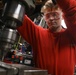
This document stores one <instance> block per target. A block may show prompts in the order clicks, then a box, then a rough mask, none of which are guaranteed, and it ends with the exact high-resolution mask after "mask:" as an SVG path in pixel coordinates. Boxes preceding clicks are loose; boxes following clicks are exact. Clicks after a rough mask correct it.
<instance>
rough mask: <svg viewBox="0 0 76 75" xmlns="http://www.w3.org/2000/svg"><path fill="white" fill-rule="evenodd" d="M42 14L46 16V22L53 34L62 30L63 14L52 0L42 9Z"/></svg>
mask: <svg viewBox="0 0 76 75" xmlns="http://www.w3.org/2000/svg"><path fill="white" fill-rule="evenodd" d="M41 12H42V13H43V14H44V15H43V17H44V20H45V21H46V24H47V25H48V27H49V29H50V30H51V31H52V32H59V31H60V30H61V19H62V12H61V10H60V8H59V7H58V6H57V5H54V4H53V3H52V1H51V0H48V1H47V2H46V3H45V5H44V6H43V7H42V9H41Z"/></svg>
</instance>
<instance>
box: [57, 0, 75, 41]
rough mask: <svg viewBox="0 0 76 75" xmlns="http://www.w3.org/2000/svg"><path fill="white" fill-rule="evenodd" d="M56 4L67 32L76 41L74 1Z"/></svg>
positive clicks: (58, 1)
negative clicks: (62, 15) (61, 13)
mask: <svg viewBox="0 0 76 75" xmlns="http://www.w3.org/2000/svg"><path fill="white" fill-rule="evenodd" d="M57 3H58V5H59V6H60V8H61V9H62V11H63V13H64V19H65V23H66V25H67V30H68V31H69V33H70V35H71V36H72V37H73V38H74V39H75V41H76V0H57Z"/></svg>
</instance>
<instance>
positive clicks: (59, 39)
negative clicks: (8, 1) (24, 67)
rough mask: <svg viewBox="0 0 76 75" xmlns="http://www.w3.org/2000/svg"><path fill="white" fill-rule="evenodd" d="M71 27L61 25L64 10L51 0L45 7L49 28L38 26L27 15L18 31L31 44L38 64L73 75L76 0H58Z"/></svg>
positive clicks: (60, 74) (53, 72)
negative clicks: (65, 27) (64, 27)
mask: <svg viewBox="0 0 76 75" xmlns="http://www.w3.org/2000/svg"><path fill="white" fill-rule="evenodd" d="M57 3H58V5H59V7H60V8H61V9H62V11H63V13H64V18H65V22H66V25H67V29H66V30H64V29H63V28H62V27H61V10H60V9H59V8H58V7H57V5H56V6H55V5H53V4H52V2H51V1H47V2H46V3H45V5H44V6H43V8H42V12H43V13H44V19H45V21H46V23H47V25H48V29H44V28H42V27H40V26H37V25H35V24H34V23H33V22H32V21H31V20H30V19H29V18H28V17H27V16H26V15H25V16H24V20H23V25H22V26H21V27H19V28H18V29H17V30H18V31H19V33H20V34H21V36H22V37H23V38H24V39H25V40H26V41H27V42H29V43H30V44H31V46H32V48H33V56H34V62H35V66H36V67H38V68H42V69H46V70H48V73H49V74H51V75H73V74H74V69H75V59H76V58H75V50H76V46H75V43H76V33H75V32H76V0H57Z"/></svg>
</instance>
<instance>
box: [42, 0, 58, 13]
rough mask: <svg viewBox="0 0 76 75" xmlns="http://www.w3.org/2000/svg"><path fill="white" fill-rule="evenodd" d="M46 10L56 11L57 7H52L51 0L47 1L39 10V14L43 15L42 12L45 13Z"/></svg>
mask: <svg viewBox="0 0 76 75" xmlns="http://www.w3.org/2000/svg"><path fill="white" fill-rule="evenodd" d="M47 8H54V9H58V5H54V4H53V2H52V0H48V1H47V2H46V3H45V4H44V5H43V7H42V8H41V12H42V13H44V11H45V10H46V9H47Z"/></svg>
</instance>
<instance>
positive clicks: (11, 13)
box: [0, 0, 35, 60]
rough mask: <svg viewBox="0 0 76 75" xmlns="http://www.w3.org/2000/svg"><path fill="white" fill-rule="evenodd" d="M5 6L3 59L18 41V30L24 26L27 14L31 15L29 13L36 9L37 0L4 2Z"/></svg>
mask: <svg viewBox="0 0 76 75" xmlns="http://www.w3.org/2000/svg"><path fill="white" fill-rule="evenodd" d="M3 5H4V7H3V9H2V13H1V15H0V52H1V54H2V55H1V56H2V57H3V56H4V55H5V54H6V53H7V52H8V50H10V49H11V48H12V45H13V44H14V43H15V42H17V41H18V37H19V34H18V33H17V31H16V28H17V27H19V26H21V25H22V21H23V16H24V15H25V14H27V15H28V16H29V15H31V13H29V12H30V11H31V12H32V11H33V10H34V9H35V0H3ZM26 10H27V11H26ZM2 57H1V58H2ZM2 60H3V59H2Z"/></svg>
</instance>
